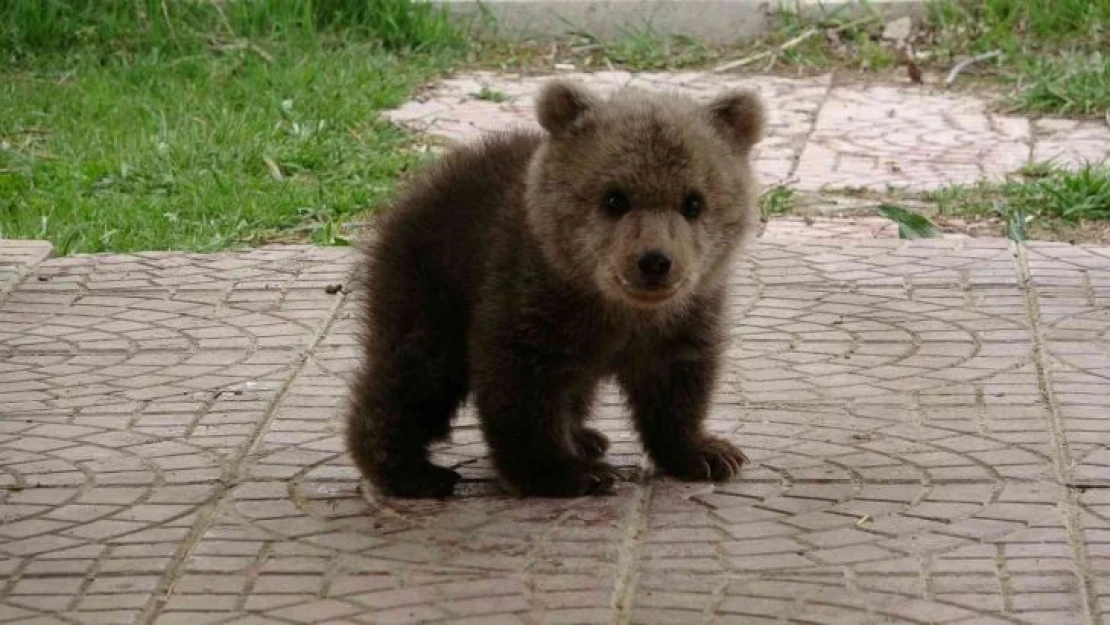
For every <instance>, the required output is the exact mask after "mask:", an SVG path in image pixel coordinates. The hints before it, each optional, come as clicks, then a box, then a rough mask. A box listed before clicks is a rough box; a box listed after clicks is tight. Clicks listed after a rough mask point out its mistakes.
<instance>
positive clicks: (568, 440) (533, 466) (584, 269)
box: [347, 80, 764, 497]
mask: <svg viewBox="0 0 1110 625" xmlns="http://www.w3.org/2000/svg"><path fill="white" fill-rule="evenodd" d="M536 114H537V117H538V120H539V123H540V126H541V127H542V130H541V129H537V130H535V131H531V130H514V131H507V132H504V133H500V134H493V135H490V136H488V137H487V138H485V139H484V140H481V141H479V142H477V143H475V144H474V145H471V146H468V147H462V148H459V149H457V150H454V151H453V152H451V153H449V154H448V155H446V156H444V157H443V158H442V159H440V160H439V161H438V162H437V163H436V164H435V165H433V166H431V167H430V168H429V169H427V170H425V171H424V172H423V174H421V175H420V176H419V177H418V178H417V179H416V180H415V181H414V182H412V183H411V185H410V188H409V189H408V191H407V192H406V193H405V195H404V196H403V197H401V198H400V199H399V200H398V201H397V202H396V203H395V204H394V205H393V206H392V207H391V208H390V210H388V211H386V212H385V213H384V215H383V216H382V217H381V219H380V220H379V221H378V223H377V229H378V231H377V233H376V236H373V237H371V241H369V242H368V244H367V246H366V247H365V249H364V253H363V257H362V261H361V262H360V265H359V269H360V273H361V277H360V286H359V289H360V291H361V293H362V294H363V296H364V297H365V298H366V299H365V303H364V304H363V305H362V306H361V309H360V312H361V313H362V316H363V322H364V323H363V326H362V328H363V332H362V337H361V341H362V342H361V348H362V354H361V357H362V365H361V369H360V370H359V371H358V373H357V374H356V376H355V378H354V380H353V385H352V392H351V402H350V407H349V412H348V415H347V418H348V422H347V444H348V449H349V451H350V454H351V456H352V457H353V459H354V461H355V463H356V464H357V466H358V468H359V469H360V470H361V472H362V473H363V474H364V475H365V476H366V477H367V478H369V480H370V481H371V482H373V484H374V485H375V486H377V488H378V489H379V490H380V491H381V492H382V493H384V494H386V495H393V496H400V497H444V496H447V495H449V494H450V493H451V492H452V490H453V489H454V486H455V484H456V482H458V480H459V477H460V476H459V474H458V473H457V472H455V471H453V470H451V469H448V468H445V467H441V466H437V465H435V464H433V463H432V462H431V461H430V460H429V452H428V445H429V444H430V443H432V442H434V441H438V440H443V439H446V438H447V437H448V435H449V431H450V426H451V420H452V418H453V416H454V415H455V413H456V411H457V410H458V408H459V407H460V405H461V404H463V403H464V402H465V401H466V399H467V398H468V397H471V396H472V397H473V401H474V404H475V408H476V409H477V413H478V416H479V420H480V423H481V429H482V433H483V435H484V437H485V440H486V442H487V443H488V445H489V448H490V452H491V455H492V461H493V464H494V466H495V468H496V471H497V474H498V476H499V478H500V480H501V482H502V484H503V486H505V487H506V488H507V489H508V490H510V491H511V492H514V493H516V494H518V495H522V496H525V495H535V496H564V497H573V496H579V495H584V494H593V493H602V492H606V491H609V490H611V489H612V487H613V485H614V481H615V480H616V479H619V475H618V474H616V472H615V471H614V469H613V468H612V467H611V466H610V465H608V464H606V463H605V462H604V461H603V460H602V458H603V456H604V455H605V452H606V449H607V447H608V445H609V441H608V440H607V439H606V438H605V436H604V435H603V434H601V433H600V432H598V431H596V430H594V429H592V428H590V427H587V425H586V418H587V416H588V415H589V412H590V406H591V403H592V400H593V397H594V394H595V390H596V388H597V387H598V385H599V383H600V382H601V381H602V380H605V379H615V380H616V382H617V384H618V386H619V387H620V388H621V390H622V391H623V394H624V396H625V397H626V398H627V401H628V404H629V407H630V410H631V416H632V419H633V421H634V423H635V427H636V430H637V432H638V433H639V436H640V440H641V442H642V444H643V446H644V448H645V450H646V451H647V453H648V455H649V456H650V458H651V459H652V461H653V463H654V464H655V466H656V467H657V468H658V469H659V470H661V471H663V472H665V473H667V474H670V475H671V476H674V477H676V478H679V479H684V480H727V479H729V478H731V477H732V476H734V475H736V474H737V472H738V471H739V470H740V467H741V465H742V464H744V462H745V461H746V458H745V457H744V454H743V453H742V452H741V451H740V450H739V449H737V448H736V447H735V446H734V445H733V444H732V443H730V442H728V441H726V440H724V439H721V438H718V437H715V436H712V435H710V434H708V433H707V432H706V431H705V429H704V427H703V421H704V419H705V417H706V412H707V410H708V408H709V403H710V394H711V392H712V390H713V386H714V381H715V377H716V373H717V370H718V361H719V359H720V356H721V351H722V347H723V343H724V337H723V335H722V327H721V316H722V310H723V306H724V303H725V298H726V292H725V291H726V282H727V275H726V274H727V271H728V265H729V261H730V258H731V257H732V256H733V253H734V252H735V251H736V250H737V249H738V248H739V247H741V245H742V243H743V242H744V241H745V240H746V239H748V238H750V237H752V236H754V234H755V232H756V229H757V227H758V219H759V216H758V211H757V207H756V197H757V184H756V181H755V178H754V175H753V173H752V166H751V163H750V160H751V159H750V152H751V150H752V147H753V146H754V145H755V144H756V143H757V142H758V141H759V140H760V138H761V136H762V133H763V127H764V109H763V105H762V104H761V102H760V100H759V98H758V97H757V96H756V95H755V94H754V93H752V92H749V91H743V90H739V91H730V92H727V93H723V94H721V95H719V96H717V97H716V98H715V99H713V100H711V101H709V102H706V103H700V102H697V101H695V100H692V99H689V98H686V97H683V96H680V95H674V94H662V93H656V92H651V91H641V90H636V89H630V88H626V89H623V90H621V91H618V92H616V93H615V94H613V95H612V96H610V97H609V98H607V99H606V98H601V97H599V96H598V95H596V94H594V93H593V92H591V91H590V90H588V89H586V88H584V87H582V86H581V85H578V84H576V83H572V82H567V81H563V80H555V81H551V82H548V83H546V84H545V85H544V87H543V89H542V91H541V93H540V94H539V96H538V99H537V103H536Z"/></svg>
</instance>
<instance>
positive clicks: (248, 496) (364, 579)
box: [0, 238, 1110, 625]
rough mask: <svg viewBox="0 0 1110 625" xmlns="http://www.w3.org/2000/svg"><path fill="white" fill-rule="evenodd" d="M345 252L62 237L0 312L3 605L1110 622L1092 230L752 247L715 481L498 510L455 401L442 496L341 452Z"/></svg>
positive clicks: (1100, 307)
mask: <svg viewBox="0 0 1110 625" xmlns="http://www.w3.org/2000/svg"><path fill="white" fill-rule="evenodd" d="M352 258H353V257H352V255H351V252H350V250H319V249H312V248H305V247H287V248H278V249H262V250H256V251H250V252H239V253H231V254H226V255H212V256H205V255H187V254H140V255H127V256H96V257H72V258H65V259H53V260H48V261H45V262H42V263H40V264H39V265H38V266H36V267H35V268H34V273H35V275H41V276H44V277H45V278H46V279H45V280H38V279H35V280H28V279H26V276H24V277H23V279H22V280H21V281H20V282H19V284H18V287H17V288H15V289H14V290H12V291H11V292H10V293H9V294H8V297H7V299H6V300H5V301H4V303H3V304H2V306H0V372H2V374H0V375H2V377H0V411H2V412H3V414H4V417H5V418H4V419H0V521H2V523H0V622H3V623H8V622H13V623H16V622H18V623H23V622H27V623H31V622H90V623H103V622H110V623H170V624H173V623H187V624H193V623H309V622H327V623H395V622H400V623H405V622H429V623H430V622H443V623H491V624H494V625H496V624H497V623H612V622H618V623H636V624H655V623H659V624H662V623H745V624H748V623H783V622H811V623H853V624H854V623H961V624H970V623H1045V624H1048V623H1052V624H1070V623H1076V624H1084V625H1087V624H1090V623H1098V622H1106V620H1107V618H1108V617H1110V583H1108V582H1107V579H1110V575H1108V571H1110V565H1108V564H1107V563H1108V562H1110V548H1108V547H1107V544H1108V543H1110V538H1108V537H1110V498H1108V497H1107V495H1106V493H1107V490H1106V489H1105V488H1104V487H1105V485H1106V484H1107V482H1106V480H1107V478H1108V477H1110V469H1108V468H1107V467H1110V456H1107V454H1106V451H1105V450H1106V449H1107V447H1110V445H1108V444H1107V443H1108V442H1110V440H1108V438H1110V435H1108V434H1107V433H1106V432H1107V430H1106V428H1105V423H1106V421H1105V419H1106V416H1105V408H1106V406H1107V405H1110V404H1108V401H1110V400H1108V399H1107V397H1108V393H1107V392H1106V380H1107V378H1108V376H1110V373H1108V371H1110V365H1108V363H1110V357H1108V354H1110V351H1108V350H1107V340H1106V339H1107V337H1106V327H1107V325H1108V324H1107V323H1106V321H1107V318H1106V316H1105V315H1104V314H1103V313H1104V312H1105V311H1106V309H1107V301H1108V298H1107V297H1106V295H1107V292H1106V291H1107V288H1110V285H1108V284H1107V280H1108V279H1107V278H1106V276H1107V270H1108V269H1110V267H1108V265H1110V260H1108V259H1110V253H1108V252H1107V250H1106V249H1105V248H1097V247H1072V246H1056V245H1028V246H1022V247H1021V248H1018V247H1016V246H1012V245H1010V244H1008V243H1005V242H1001V241H982V240H963V239H953V240H941V241H915V242H908V243H907V242H899V241H895V240H857V241H847V242H845V241H836V240H808V241H803V240H800V239H793V240H775V239H773V238H772V239H761V240H760V241H759V242H758V243H757V244H756V245H755V246H754V248H753V249H752V250H751V253H750V254H749V255H748V256H746V257H744V258H742V259H740V260H738V261H737V265H736V268H735V271H734V273H733V282H734V291H735V300H734V302H733V303H732V304H731V306H730V309H729V313H728V322H729V324H730V326H731V332H730V333H731V335H732V338H731V343H730V346H729V351H728V353H727V360H726V367H725V371H724V375H723V376H722V380H721V384H720V387H719V391H718V393H717V395H716V397H715V403H714V406H713V410H712V414H711V418H710V421H709V427H710V428H711V429H712V430H713V431H715V432H717V433H719V434H721V435H723V436H727V437H729V438H730V439H733V440H735V441H736V442H737V443H739V444H740V445H741V446H742V447H743V448H744V449H745V451H746V452H747V453H748V455H749V456H750V457H751V459H752V465H751V466H750V467H749V468H748V469H747V470H746V471H745V472H744V473H743V475H742V476H741V478H739V479H737V480H735V481H733V482H731V483H728V484H722V485H716V486H713V485H708V484H683V483H678V482H675V481H672V480H668V479H664V478H660V477H657V476H652V475H651V472H650V467H649V466H648V464H647V463H646V461H645V459H644V457H643V454H642V452H641V450H640V447H639V444H638V442H637V441H636V439H635V436H634V435H633V434H632V432H631V429H630V428H629V426H628V423H627V421H626V417H625V411H624V408H623V406H622V404H621V400H620V397H619V395H618V394H617V393H616V392H615V391H614V390H613V389H612V388H606V389H605V392H603V393H602V395H601V398H600V400H599V405H598V406H597V407H596V410H595V423H596V425H598V427H600V429H602V430H604V431H605V432H607V433H608V434H609V436H610V437H611V438H612V439H613V443H614V444H613V449H612V451H611V454H610V456H611V458H610V459H611V460H612V461H613V462H614V463H615V464H617V465H618V466H619V467H620V468H621V470H622V472H623V473H624V474H625V475H626V481H625V482H622V483H621V484H620V485H619V487H618V490H617V493H616V494H615V495H613V496H611V497H606V498H584V499H579V500H570V501H559V500H523V501H522V500H517V499H513V498H509V497H506V496H505V495H503V494H501V493H500V492H499V491H498V489H497V488H496V485H495V483H494V481H493V474H492V471H491V468H490V465H489V462H488V458H487V454H486V448H485V445H484V444H483V442H482V440H481V437H480V435H479V432H478V429H477V427H476V422H475V419H474V415H473V413H472V411H471V410H470V409H469V408H467V409H466V410H464V412H463V414H462V415H460V417H459V419H458V422H457V428H456V430H455V433H454V436H453V437H452V440H451V441H450V442H448V443H445V444H442V445H440V446H438V447H437V448H436V450H435V455H436V457H437V459H438V461H439V462H442V463H444V464H448V465H451V466H454V467H457V468H458V469H459V470H460V471H461V472H462V473H463V475H464V482H463V483H462V484H461V486H460V489H459V493H458V496H457V497H455V498H454V499H451V500H449V501H446V502H415V501H403V500H382V499H381V498H379V497H378V496H377V495H375V494H373V493H367V492H365V491H364V490H363V489H362V487H361V485H360V483H359V480H358V476H357V473H356V472H355V470H354V469H353V467H352V466H351V464H350V462H349V460H348V459H347V458H346V456H345V453H344V450H343V443H342V436H341V433H342V428H343V424H342V411H343V406H344V402H345V400H346V378H347V376H348V375H350V373H351V372H352V370H353V368H354V366H355V364H356V351H355V349H354V346H353V337H354V332H355V330H356V328H355V326H354V318H353V316H352V315H353V313H354V312H355V306H356V301H355V298H351V297H348V296H347V294H346V293H345V292H340V293H332V294H329V293H327V292H326V291H325V287H327V286H329V285H332V284H345V283H346V282H347V276H348V271H349V269H350V261H351V260H352Z"/></svg>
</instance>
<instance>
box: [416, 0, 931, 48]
mask: <svg viewBox="0 0 1110 625" xmlns="http://www.w3.org/2000/svg"><path fill="white" fill-rule="evenodd" d="M429 1H431V2H434V3H437V4H441V5H444V6H446V7H447V9H448V11H449V12H450V13H451V15H452V16H453V17H454V18H456V19H457V20H459V21H460V22H464V23H466V24H467V25H469V26H471V27H475V28H477V29H478V30H479V31H482V32H486V33H490V34H496V35H497V36H499V37H502V38H506V39H511V40H520V39H528V38H545V37H554V36H560V35H566V34H570V33H576V32H577V33H588V34H589V35H590V36H592V37H596V38H598V39H599V40H603V41H604V40H612V39H615V38H618V37H620V36H621V35H622V33H624V34H627V33H642V32H645V31H650V32H652V33H654V34H655V35H657V36H664V37H665V36H672V35H683V36H687V37H693V38H696V39H699V40H702V41H704V42H707V43H731V42H738V41H745V40H750V39H754V38H756V37H758V36H760V35H762V34H764V33H766V32H768V31H770V30H771V29H772V28H774V27H775V23H776V19H775V15H776V13H777V12H779V11H780V10H785V11H793V12H796V13H799V14H801V15H814V16H816V15H822V14H825V15H833V14H835V15H839V16H842V17H847V18H848V19H852V18H857V17H861V16H864V15H866V14H868V13H869V12H878V13H880V14H882V15H883V16H884V17H886V18H888V19H890V18H897V17H902V16H905V15H911V16H920V15H922V14H923V13H924V11H925V4H924V2H923V1H922V0H880V1H877V2H869V3H864V2H858V1H835V0H834V1H833V2H816V1H813V0H791V1H782V0H780V1H769V0H429Z"/></svg>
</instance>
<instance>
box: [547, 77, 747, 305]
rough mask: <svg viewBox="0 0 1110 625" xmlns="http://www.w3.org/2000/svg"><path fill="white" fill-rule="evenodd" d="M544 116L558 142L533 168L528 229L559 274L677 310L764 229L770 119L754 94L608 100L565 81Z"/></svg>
mask: <svg viewBox="0 0 1110 625" xmlns="http://www.w3.org/2000/svg"><path fill="white" fill-rule="evenodd" d="M536 113H537V116H538V118H539V122H540V125H541V126H542V127H543V128H544V130H546V131H547V136H546V139H545V141H544V143H543V144H542V146H541V147H540V149H539V150H538V151H537V153H536V155H535V157H534V159H533V160H532V162H531V163H530V165H529V171H528V180H527V186H526V197H527V219H528V224H529V227H530V228H531V230H532V232H533V233H534V235H535V237H536V239H537V240H538V241H539V242H540V244H541V246H542V248H543V253H544V256H545V258H546V259H547V260H548V262H549V263H550V264H551V265H552V266H553V267H555V268H556V270H558V271H560V272H561V273H562V274H563V275H564V276H565V277H567V278H568V279H571V280H574V281H576V283H578V284H588V285H591V286H592V287H593V288H596V290H597V292H599V293H600V294H601V295H602V297H603V298H604V299H605V301H607V302H609V303H610V304H613V305H616V306H620V307H631V308H633V309H637V310H658V311H665V310H676V309H678V308H681V307H682V305H683V304H685V303H687V302H689V301H690V297H691V295H692V294H694V293H697V292H698V291H699V289H703V288H707V287H712V286H714V285H717V284H720V282H721V280H722V277H723V274H724V269H725V266H726V265H727V263H728V260H729V258H730V256H731V255H732V252H733V251H734V250H735V249H736V248H737V247H738V246H739V245H740V244H741V243H742V242H743V241H744V240H745V239H746V238H749V237H751V236H754V234H755V231H756V229H757V228H758V222H759V215H758V209H757V207H756V204H757V193H758V189H757V183H756V181H755V178H754V176H753V174H752V168H751V163H750V153H751V149H752V147H753V146H754V145H755V144H756V143H757V142H758V141H759V140H760V139H761V138H762V134H763V127H764V111H763V106H762V104H761V102H760V100H759V98H758V97H757V96H756V95H755V94H754V93H752V92H749V91H731V92H726V93H723V94H721V95H719V96H717V97H716V98H714V99H713V100H711V101H709V102H706V103H699V102H697V101H695V100H692V99H690V98H686V97H683V96H680V95H674V94H662V93H656V92H650V91H641V90H635V89H624V90H622V91H618V92H617V93H615V94H614V95H612V96H611V97H609V98H608V99H601V98H599V97H597V96H596V95H595V94H593V93H592V92H590V91H589V90H587V89H585V88H583V87H582V86H579V85H577V84H575V83H571V82H567V81H563V80H555V81H552V82H549V83H547V84H546V85H545V86H544V88H543V90H542V92H541V93H540V95H539V98H538V100H537V105H536Z"/></svg>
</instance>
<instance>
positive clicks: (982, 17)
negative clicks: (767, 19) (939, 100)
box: [739, 0, 1110, 116]
mask: <svg viewBox="0 0 1110 625" xmlns="http://www.w3.org/2000/svg"><path fill="white" fill-rule="evenodd" d="M926 7H927V14H926V17H925V19H924V20H923V21H922V22H921V23H920V24H917V25H916V27H915V29H914V30H913V32H912V33H911V35H910V37H909V38H908V39H907V42H906V43H907V44H908V45H906V46H904V47H903V46H902V45H901V44H896V43H895V42H890V41H884V40H883V30H884V26H885V24H884V20H883V19H881V16H880V15H879V14H878V13H873V14H872V15H871V16H870V17H868V16H864V17H863V18H858V17H856V18H851V17H849V16H848V15H847V14H846V13H844V12H831V13H827V14H824V15H820V16H816V17H814V16H811V15H799V14H797V13H791V12H786V11H784V12H780V13H779V16H778V20H779V23H780V28H779V29H778V30H777V31H776V32H775V33H773V34H771V35H769V36H768V37H767V38H765V39H764V40H763V41H761V42H758V43H757V44H755V45H754V46H753V48H752V49H754V50H763V51H765V52H769V53H770V54H768V56H767V59H766V61H765V62H761V63H759V64H756V65H753V68H754V69H761V70H764V71H767V70H771V69H774V68H776V67H778V68H780V69H787V68H788V69H798V70H828V69H830V68H837V67H847V68H850V69H857V70H871V71H875V70H885V69H890V68H893V67H896V66H901V65H904V64H906V62H907V60H908V59H909V58H910V56H911V55H912V58H913V62H914V64H915V66H918V67H919V68H924V69H926V70H933V71H935V72H938V73H941V74H942V75H943V74H944V73H947V71H948V70H949V68H951V67H952V66H953V65H954V64H955V63H957V62H958V61H960V60H962V59H964V58H968V57H973V56H979V55H983V54H986V53H990V52H995V53H997V54H998V56H997V57H995V58H992V59H991V60H989V61H984V62H981V63H978V64H975V65H972V66H970V67H969V69H967V70H966V71H965V74H967V75H969V76H971V75H977V76H979V77H986V78H990V79H1001V80H1002V81H1004V82H1005V83H1008V84H1010V85H1011V87H1012V92H1011V95H1010V98H1009V103H1010V105H1011V107H1012V109H1013V110H1015V111H1023V112H1030V113H1053V114H1062V115H1075V116H1100V115H1105V114H1107V113H1108V112H1110V56H1108V55H1107V54H1106V52H1105V51H1106V50H1110V2H1106V1H1099V2H1090V1H1089V0H933V1H932V2H929V3H928V4H927V5H926ZM807 35H808V36H807ZM798 37H803V38H804V40H803V41H801V42H800V43H797V44H796V45H791V46H789V47H788V48H784V47H783V46H784V44H786V43H787V42H792V41H793V40H795V39H796V38H798ZM739 56H743V55H742V54H741V55H739Z"/></svg>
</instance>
